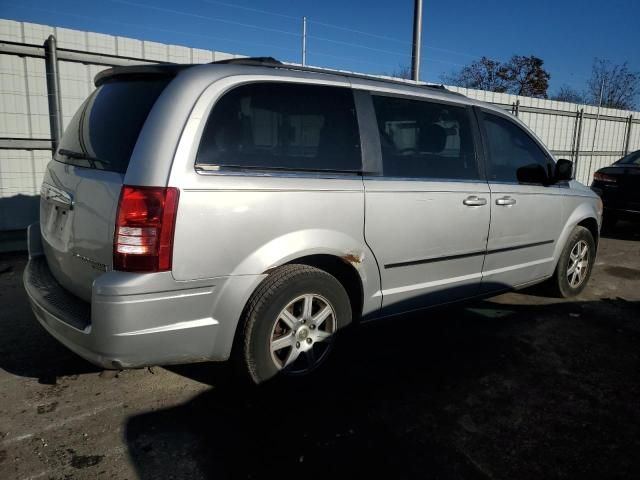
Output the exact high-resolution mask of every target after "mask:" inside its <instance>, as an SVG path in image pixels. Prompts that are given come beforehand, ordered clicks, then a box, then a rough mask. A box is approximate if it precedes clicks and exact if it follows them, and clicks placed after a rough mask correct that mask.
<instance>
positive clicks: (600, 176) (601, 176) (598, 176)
mask: <svg viewBox="0 0 640 480" xmlns="http://www.w3.org/2000/svg"><path fill="white" fill-rule="evenodd" d="M593 179H594V180H597V181H598V182H604V183H617V181H618V180H616V177H613V176H611V175H607V174H606V173H599V172H596V173H594V174H593Z"/></svg>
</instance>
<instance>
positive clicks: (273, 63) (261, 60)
mask: <svg viewBox="0 0 640 480" xmlns="http://www.w3.org/2000/svg"><path fill="white" fill-rule="evenodd" d="M211 63H212V64H215V65H221V64H223V65H224V64H226V65H247V66H253V67H271V68H282V69H287V70H295V71H300V72H312V73H325V74H328V75H341V76H343V77H349V78H358V79H361V80H374V81H378V82H387V83H395V84H397V85H405V86H406V85H410V86H413V87H422V88H429V89H434V90H440V91H441V92H443V93H447V94H450V95H456V96H460V97H464V95H463V94H462V93H458V92H454V91H452V90H449V89H448V88H446V87H445V86H444V85H437V84H430V83H422V82H417V81H415V80H405V79H400V78H391V77H389V78H385V77H380V76H377V75H370V74H366V73H354V72H346V71H343V70H333V69H330V68H321V67H307V66H303V65H297V64H295V63H284V62H281V61H280V60H277V59H275V58H273V57H241V58H228V59H226V60H218V61H215V62H211Z"/></svg>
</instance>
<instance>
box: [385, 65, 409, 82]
mask: <svg viewBox="0 0 640 480" xmlns="http://www.w3.org/2000/svg"><path fill="white" fill-rule="evenodd" d="M387 75H389V76H390V77H395V78H404V79H405V80H411V78H412V77H411V67H410V66H409V65H398V68H397V69H395V70H394V71H393V72H391V73H388V74H387Z"/></svg>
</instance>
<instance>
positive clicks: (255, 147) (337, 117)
mask: <svg viewBox="0 0 640 480" xmlns="http://www.w3.org/2000/svg"><path fill="white" fill-rule="evenodd" d="M196 165H218V166H223V167H230V168H241V169H280V170H311V171H332V172H359V171H360V170H361V166H362V160H361V154H360V140H359V133H358V124H357V120H356V112H355V106H354V101H353V93H352V91H351V90H350V89H348V88H341V87H328V86H319V85H300V84H291V83H255V84H249V85H243V86H240V87H236V88H234V89H233V90H231V91H230V92H228V93H226V94H225V95H224V96H223V97H222V98H221V99H220V100H219V101H218V102H217V103H216V105H215V106H214V107H213V109H212V111H211V114H210V116H209V118H208V120H207V124H206V126H205V129H204V132H203V134H202V140H201V143H200V146H199V149H198V154H197V159H196Z"/></svg>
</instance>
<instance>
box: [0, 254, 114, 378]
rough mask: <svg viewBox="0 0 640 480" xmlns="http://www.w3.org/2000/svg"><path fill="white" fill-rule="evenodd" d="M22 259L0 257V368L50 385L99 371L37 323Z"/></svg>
mask: <svg viewBox="0 0 640 480" xmlns="http://www.w3.org/2000/svg"><path fill="white" fill-rule="evenodd" d="M25 264H26V256H25V255H24V254H23V253H19V254H6V253H5V254H2V255H0V265H4V267H3V269H2V271H0V305H2V310H1V311H0V318H1V319H2V321H1V322H0V339H2V340H1V341H0V369H4V370H6V371H7V372H9V373H11V374H13V375H18V376H21V377H29V378H37V379H38V381H39V382H40V383H43V384H48V385H53V384H55V383H56V381H57V378H58V377H63V376H67V375H78V374H83V373H90V372H99V371H101V369H100V368H98V367H96V366H94V365H92V364H90V363H89V362H87V361H86V360H83V359H82V358H81V357H79V356H77V355H76V354H74V353H73V352H71V351H70V350H68V349H67V348H65V347H64V346H63V345H62V344H61V343H60V342H58V341H57V340H56V339H55V338H53V337H52V336H51V335H49V333H47V332H46V331H45V330H44V328H42V326H41V325H40V324H39V323H38V321H37V320H36V318H35V316H34V315H33V312H32V311H31V308H30V307H29V301H28V299H27V294H26V292H25V291H24V287H23V286H22V281H21V279H22V272H23V271H24V266H25Z"/></svg>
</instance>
